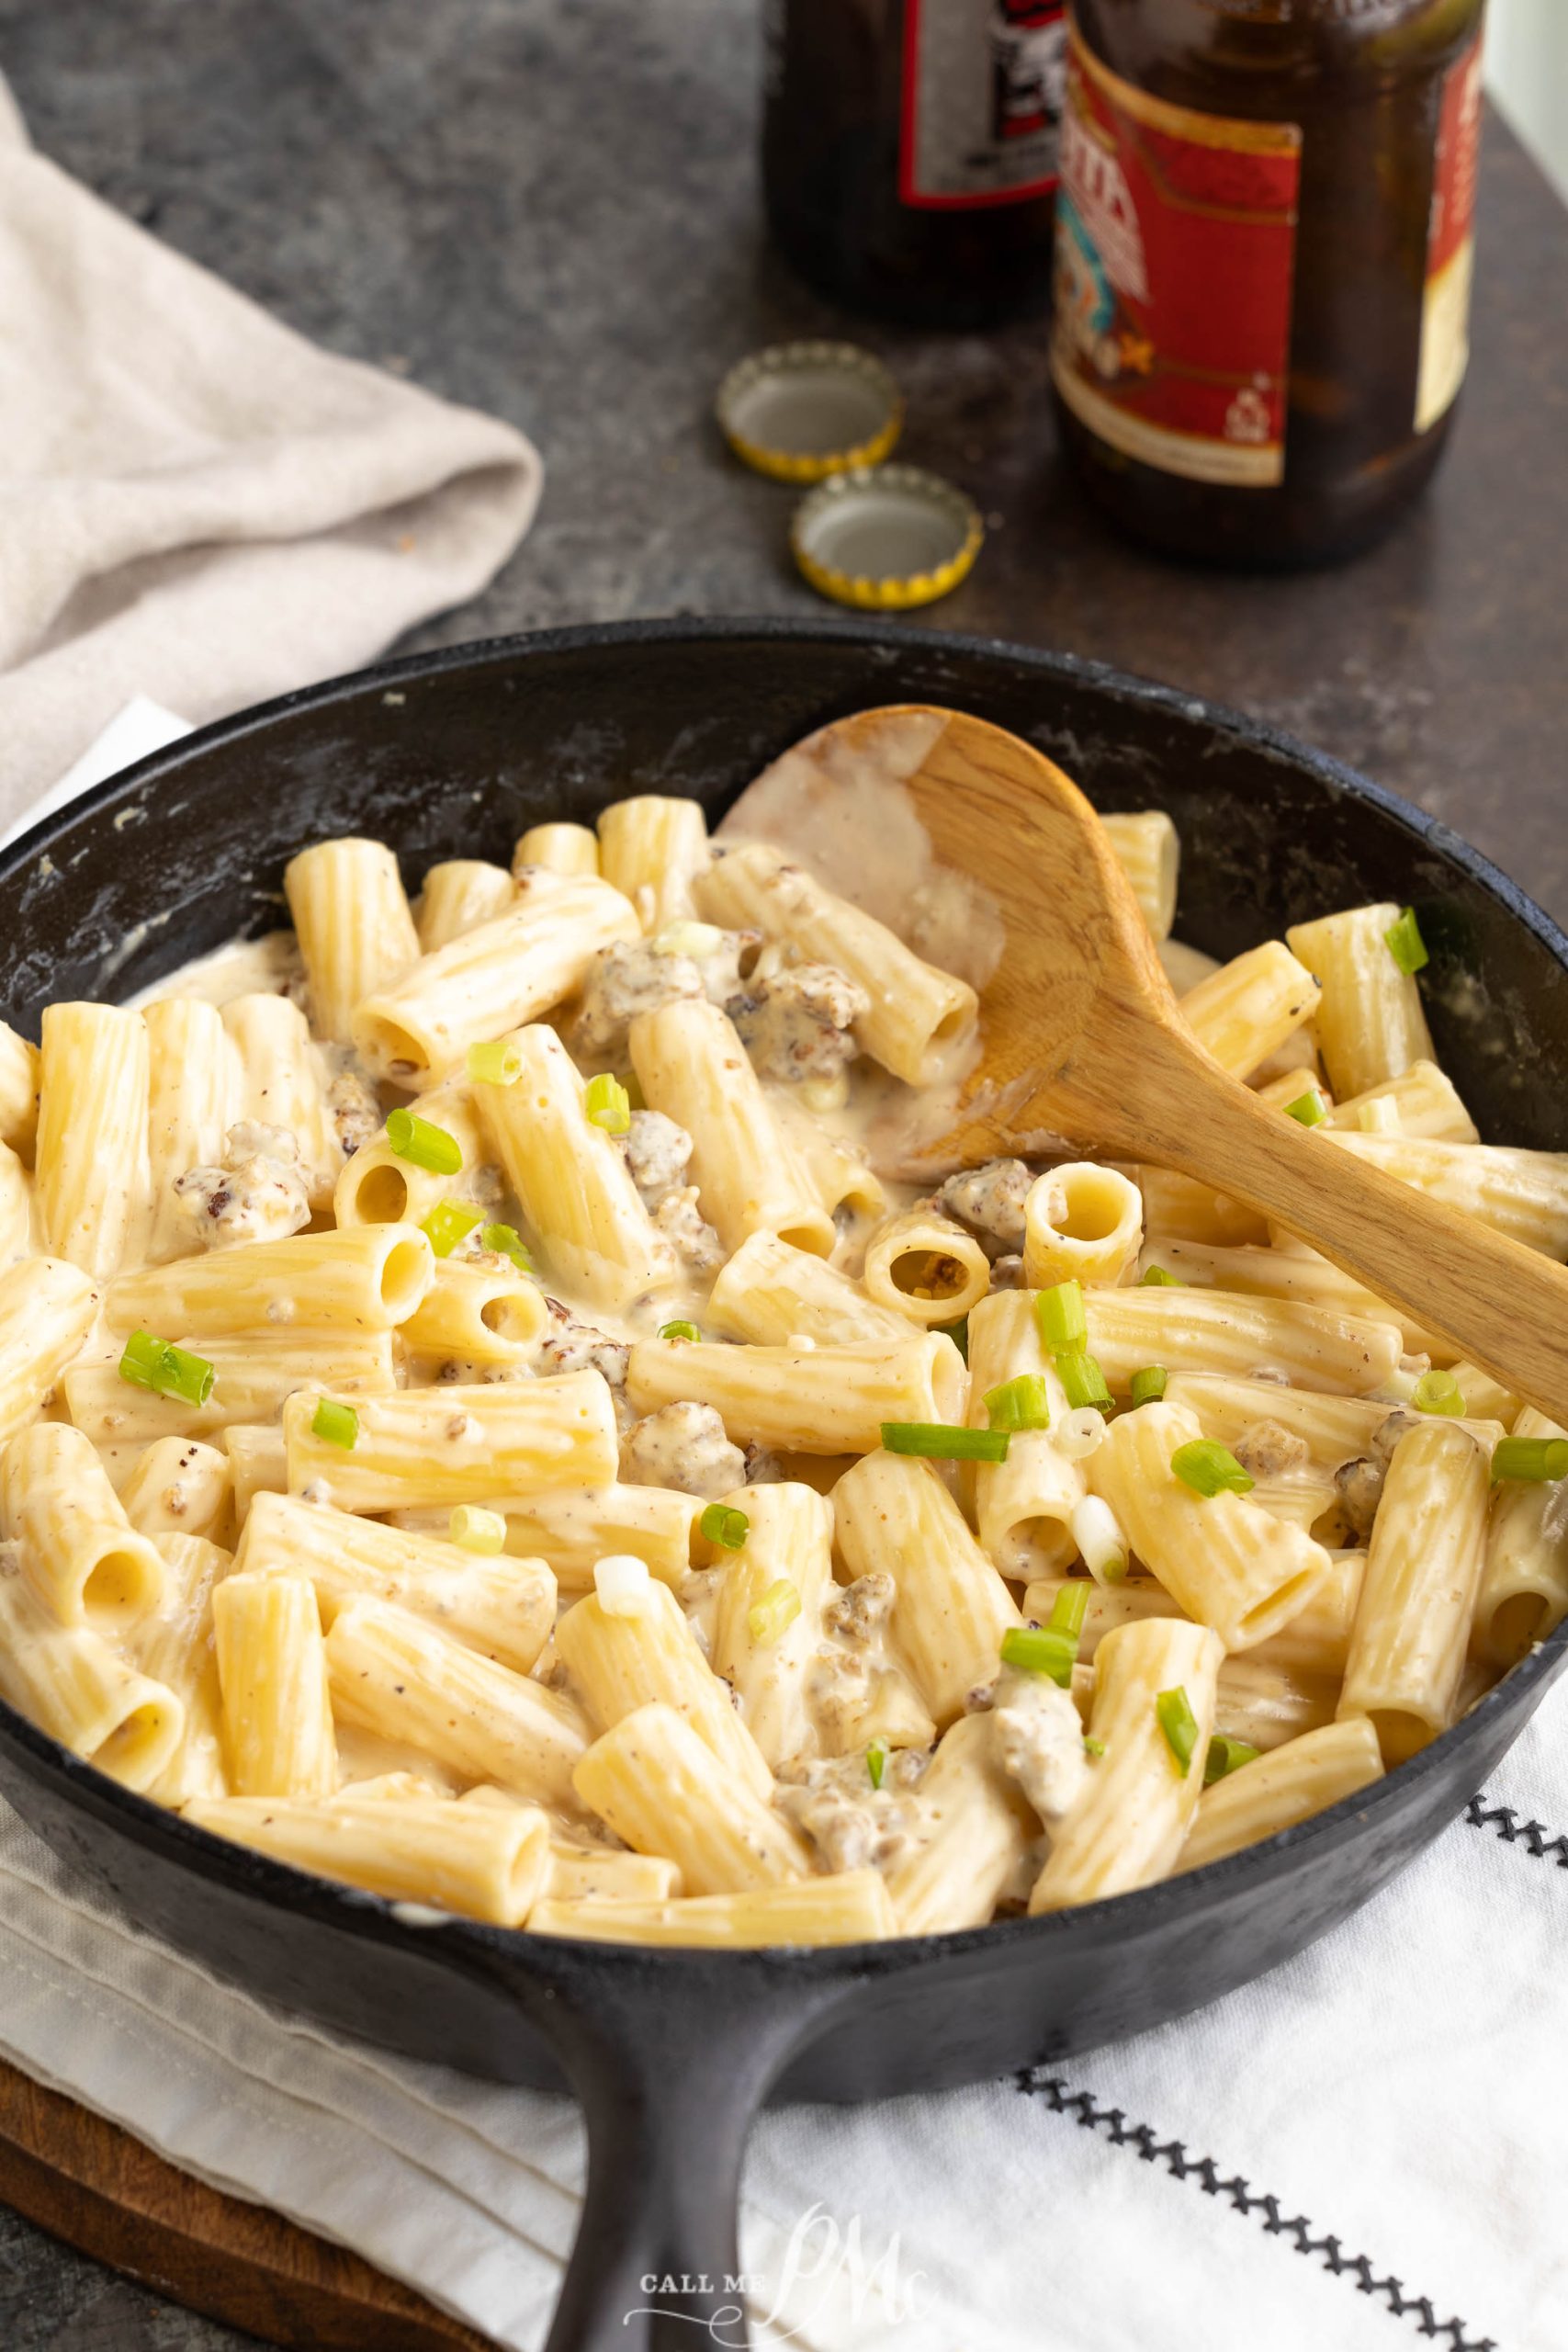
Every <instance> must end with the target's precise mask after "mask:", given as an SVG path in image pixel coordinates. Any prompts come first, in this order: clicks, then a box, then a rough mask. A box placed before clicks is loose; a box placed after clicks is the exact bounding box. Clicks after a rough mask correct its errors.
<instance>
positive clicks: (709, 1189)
mask: <svg viewBox="0 0 1568 2352" xmlns="http://www.w3.org/2000/svg"><path fill="white" fill-rule="evenodd" d="M628 1035H629V1039H630V1046H631V1057H632V1067H633V1069H635V1070H636V1071H637V1080H638V1083H639V1084H640V1086H641V1088H642V1091H643V1094H644V1096H645V1097H646V1099H647V1101H648V1103H649V1107H650V1108H651V1109H653V1110H655V1111H662V1112H663V1113H664V1114H666V1116H667V1117H669V1118H671V1119H673V1120H674V1122H675V1124H676V1125H677V1126H681V1127H684V1128H685V1130H686V1132H687V1134H688V1135H689V1136H691V1138H692V1163H691V1177H692V1182H694V1184H695V1185H696V1187H697V1192H698V1196H699V1198H700V1200H701V1203H702V1211H703V1215H704V1216H705V1217H706V1218H707V1220H708V1222H709V1224H710V1225H712V1226H713V1227H715V1228H716V1231H717V1233H718V1238H719V1239H720V1240H721V1241H722V1242H723V1244H724V1247H725V1250H726V1251H727V1252H728V1251H730V1250H739V1247H740V1245H741V1243H742V1242H743V1241H745V1240H746V1239H747V1238H749V1236H750V1235H751V1234H753V1233H776V1234H777V1235H778V1236H779V1237H780V1238H781V1239H782V1240H784V1241H787V1242H789V1243H791V1244H792V1245H793V1246H794V1247H795V1249H797V1250H812V1251H814V1252H815V1254H816V1255H817V1256H818V1257H819V1258H826V1257H827V1256H829V1253H830V1251H831V1250H832V1248H833V1245H834V1243H835V1242H836V1240H837V1239H838V1234H837V1231H836V1229H835V1227H834V1224H833V1220H832V1218H831V1216H829V1214H828V1212H827V1210H826V1209H825V1208H823V1207H822V1205H821V1204H820V1202H819V1201H818V1200H817V1199H815V1198H814V1197H813V1196H812V1193H811V1190H810V1187H809V1184H808V1182H807V1178H806V1176H805V1173H804V1171H803V1170H802V1169H801V1167H800V1165H799V1163H798V1161H797V1160H796V1159H795V1154H794V1152H793V1151H792V1150H791V1149H790V1148H789V1146H788V1145H787V1144H786V1143H785V1141H784V1137H783V1136H782V1135H781V1134H780V1132H779V1129H778V1126H777V1125H776V1124H775V1122H774V1119H773V1113H772V1111H771V1110H770V1109H769V1107H768V1099H767V1096H766V1095H765V1094H764V1093H763V1091H762V1088H761V1081H760V1080H759V1079H758V1077H757V1073H756V1071H755V1070H754V1069H752V1067H751V1063H750V1057H749V1056H748V1054H747V1052H746V1048H745V1046H743V1045H742V1044H741V1042H740V1039H739V1036H738V1035H736V1031H735V1024H734V1023H733V1022H732V1021H731V1020H730V1019H729V1017H728V1014H727V1013H725V1012H721V1010H720V1009H719V1007H718V1006H717V1005H716V1004H710V1003H709V1002H708V1001H707V999H706V998H705V997H682V998H680V999H678V1000H677V1001H675V1002H674V1003H671V1004H663V1005H660V1007H659V1009H658V1011H657V1012H642V1013H639V1014H638V1015H637V1019H636V1020H635V1021H634V1022H633V1023H632V1024H631V1027H630V1030H629V1032H628Z"/></svg>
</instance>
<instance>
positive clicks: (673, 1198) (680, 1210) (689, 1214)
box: [653, 1184, 724, 1274]
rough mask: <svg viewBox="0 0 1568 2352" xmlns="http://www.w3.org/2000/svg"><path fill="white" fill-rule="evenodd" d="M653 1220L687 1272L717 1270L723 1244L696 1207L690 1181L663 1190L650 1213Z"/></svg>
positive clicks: (722, 1259) (694, 1187)
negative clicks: (676, 1188)
mask: <svg viewBox="0 0 1568 2352" xmlns="http://www.w3.org/2000/svg"><path fill="white" fill-rule="evenodd" d="M653 1222H654V1224H655V1225H656V1226H657V1227H659V1230H660V1233H662V1234H663V1235H664V1236H665V1238H666V1239H668V1240H670V1241H672V1242H673V1243H674V1245H675V1250H676V1252H677V1254H678V1255H679V1257H680V1258H681V1260H682V1263H683V1264H684V1266H685V1269H686V1272H688V1273H690V1274H716V1273H717V1272H718V1270H719V1268H720V1266H722V1265H723V1263H724V1244H723V1242H722V1241H720V1239H719V1238H718V1236H717V1234H716V1232H715V1231H714V1229H713V1227H712V1226H711V1225H709V1223H708V1222H707V1219H706V1218H705V1216H704V1215H703V1213H702V1211H701V1209H699V1208H698V1206H697V1188H696V1186H695V1185H694V1184H683V1185H682V1187H681V1190H680V1191H679V1192H678V1193H666V1195H665V1197H664V1199H663V1200H661V1201H660V1204H659V1206H658V1207H657V1208H656V1209H655V1210H654V1212H653Z"/></svg>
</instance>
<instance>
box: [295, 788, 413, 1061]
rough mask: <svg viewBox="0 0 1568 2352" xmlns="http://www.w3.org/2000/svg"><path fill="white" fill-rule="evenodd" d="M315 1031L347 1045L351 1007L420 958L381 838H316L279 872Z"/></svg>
mask: <svg viewBox="0 0 1568 2352" xmlns="http://www.w3.org/2000/svg"><path fill="white" fill-rule="evenodd" d="M283 888H284V894H285V896H286V897H287V899H288V911H289V913H290V915H291V916H292V917H293V919H294V931H295V936H296V937H297V938H298V940H299V953H300V955H301V956H303V957H304V960H305V978H306V979H307V981H308V982H309V984H310V1012H311V1016H312V1023H313V1026H314V1028H315V1031H316V1034H317V1035H318V1036H321V1037H333V1038H336V1039H337V1040H339V1041H340V1042H341V1043H342V1044H344V1045H346V1044H347V1042H348V1037H349V1022H350V1018H351V1016H352V1014H353V1012H354V1008H355V1005H356V1004H358V1003H359V1001H361V999H362V998H364V997H367V996H374V995H375V994H376V992H377V990H378V989H387V988H392V987H394V986H395V985H396V983H397V982H398V981H399V980H400V979H401V978H402V977H403V974H404V973H405V972H406V971H408V970H409V968H410V967H411V966H412V965H414V964H416V963H417V962H418V961H419V955H420V944H419V937H418V934H417V933H416V932H415V930H414V927H413V917H412V914H411V913H410V911H409V902H408V899H407V898H406V896H405V895H404V892H403V885H402V877H401V876H400V874H399V872H398V861H397V858H396V856H395V855H394V854H393V853H392V852H391V851H390V850H389V848H388V847H387V844H386V843H385V842H369V841H359V840H356V839H355V838H354V837H353V836H352V835H344V836H342V837H340V838H339V839H337V840H335V841H329V842H315V843H314V844H313V845H312V847H310V849H302V850H301V851H300V852H299V855H298V856H297V857H291V858H290V859H289V861H288V865H286V866H285V867H284V869H283Z"/></svg>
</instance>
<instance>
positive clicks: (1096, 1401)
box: [1056, 1348, 1111, 1413]
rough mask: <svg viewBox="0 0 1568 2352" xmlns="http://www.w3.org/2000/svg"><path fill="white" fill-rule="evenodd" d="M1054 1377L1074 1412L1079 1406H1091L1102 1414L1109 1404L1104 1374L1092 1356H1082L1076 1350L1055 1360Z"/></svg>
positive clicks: (1108, 1391)
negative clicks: (1064, 1390)
mask: <svg viewBox="0 0 1568 2352" xmlns="http://www.w3.org/2000/svg"><path fill="white" fill-rule="evenodd" d="M1056 1377H1057V1379H1058V1380H1059V1381H1060V1382H1061V1384H1062V1386H1063V1387H1064V1388H1065V1389H1066V1395H1067V1402H1068V1404H1069V1405H1071V1406H1072V1408H1073V1409H1074V1411H1075V1412H1076V1411H1077V1409H1078V1408H1079V1407H1080V1406H1083V1405H1092V1406H1093V1407H1094V1409H1095V1411H1096V1412H1097V1413H1102V1412H1104V1410H1105V1408H1106V1407H1107V1406H1108V1405H1109V1404H1110V1402H1111V1391H1110V1389H1109V1388H1107V1386H1106V1385H1105V1374H1103V1373H1102V1372H1101V1371H1100V1366H1099V1365H1098V1364H1097V1363H1096V1362H1095V1360H1094V1358H1093V1357H1092V1356H1086V1355H1082V1354H1080V1353H1079V1352H1078V1351H1077V1349H1076V1348H1074V1349H1069V1350H1068V1351H1067V1352H1066V1354H1065V1355H1059V1356H1058V1357H1057V1358H1056Z"/></svg>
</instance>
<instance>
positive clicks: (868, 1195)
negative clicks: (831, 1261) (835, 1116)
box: [762, 1086, 887, 1218]
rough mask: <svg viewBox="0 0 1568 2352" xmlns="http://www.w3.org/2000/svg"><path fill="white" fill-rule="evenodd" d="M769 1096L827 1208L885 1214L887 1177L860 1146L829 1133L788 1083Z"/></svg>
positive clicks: (855, 1213) (767, 1090)
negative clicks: (795, 1097) (798, 1100)
mask: <svg viewBox="0 0 1568 2352" xmlns="http://www.w3.org/2000/svg"><path fill="white" fill-rule="evenodd" d="M762 1091H763V1092H764V1094H765V1095H766V1096H767V1098H768V1103H769V1104H770V1106H771V1108H772V1110H773V1117H774V1119H775V1120H776V1121H777V1123H778V1128H779V1132H780V1134H781V1135H782V1136H784V1141H785V1142H786V1143H787V1144H788V1145H789V1147H790V1149H791V1150H792V1151H793V1152H794V1154H795V1159H797V1161H798V1162H799V1164H800V1167H801V1170H802V1172H803V1173H804V1175H805V1178H806V1182H807V1186H808V1187H809V1189H810V1190H811V1192H812V1193H815V1194H816V1197H817V1198H818V1200H819V1201H820V1202H821V1204H822V1206H823V1207H824V1208H825V1209H826V1210H827V1212H828V1214H829V1216H837V1215H838V1212H839V1211H840V1209H845V1210H847V1211H849V1212H850V1213H851V1214H852V1216H857V1217H863V1218H873V1217H880V1216H883V1214H884V1213H885V1212H886V1207H887V1194H886V1191H885V1190H884V1189H883V1184H882V1180H881V1178H880V1177H879V1176H878V1175H877V1174H876V1172H875V1170H874V1169H873V1168H871V1167H870V1166H868V1164H867V1162H866V1161H865V1160H864V1159H863V1158H862V1157H861V1155H860V1154H859V1153H858V1152H855V1151H852V1150H851V1149H850V1148H849V1146H848V1145H847V1144H846V1143H845V1142H843V1140H842V1139H841V1138H840V1136H833V1135H829V1132H828V1130H827V1128H826V1127H825V1126H823V1125H821V1123H820V1121H818V1120H817V1119H814V1118H813V1117H812V1116H811V1114H810V1113H809V1112H808V1111H804V1110H802V1108H801V1106H800V1104H799V1103H796V1102H795V1101H794V1100H793V1099H792V1098H791V1094H790V1090H789V1089H788V1088H787V1087H784V1086H767V1087H764V1088H763V1090H762Z"/></svg>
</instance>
